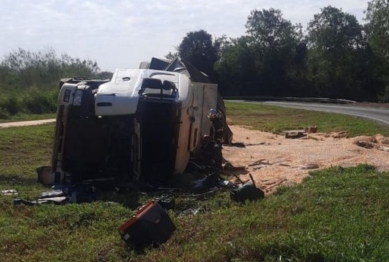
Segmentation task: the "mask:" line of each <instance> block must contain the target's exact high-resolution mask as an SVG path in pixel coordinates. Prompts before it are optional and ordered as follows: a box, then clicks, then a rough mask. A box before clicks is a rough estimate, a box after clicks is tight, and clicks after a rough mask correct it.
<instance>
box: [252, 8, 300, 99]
mask: <svg viewBox="0 0 389 262" xmlns="http://www.w3.org/2000/svg"><path fill="white" fill-rule="evenodd" d="M246 29H247V31H246V33H247V34H248V36H247V37H248V45H249V46H250V48H252V50H253V53H254V55H255V67H256V71H257V89H258V90H256V91H255V93H256V94H263V95H284V94H286V93H288V92H290V90H288V88H289V86H288V83H287V81H286V78H287V71H288V68H289V67H290V65H291V63H292V61H293V59H294V56H295V52H296V46H297V45H298V43H299V42H300V40H301V38H302V27H301V25H300V24H296V25H292V23H291V22H290V21H289V20H286V19H284V18H283V15H282V12H281V11H280V10H278V9H273V8H271V9H269V10H265V9H263V10H261V11H259V10H253V11H251V13H250V15H249V17H248V19H247V23H246Z"/></svg>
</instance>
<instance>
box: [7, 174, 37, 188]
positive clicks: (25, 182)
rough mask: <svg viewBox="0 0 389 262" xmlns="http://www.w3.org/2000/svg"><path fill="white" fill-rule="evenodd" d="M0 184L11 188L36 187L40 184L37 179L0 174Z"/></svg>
mask: <svg viewBox="0 0 389 262" xmlns="http://www.w3.org/2000/svg"><path fill="white" fill-rule="evenodd" d="M0 184H1V185H9V186H15V185H19V186H20V185H22V186H35V185H37V184H38V180H37V178H32V177H24V176H20V175H9V174H7V175H5V174H0Z"/></svg>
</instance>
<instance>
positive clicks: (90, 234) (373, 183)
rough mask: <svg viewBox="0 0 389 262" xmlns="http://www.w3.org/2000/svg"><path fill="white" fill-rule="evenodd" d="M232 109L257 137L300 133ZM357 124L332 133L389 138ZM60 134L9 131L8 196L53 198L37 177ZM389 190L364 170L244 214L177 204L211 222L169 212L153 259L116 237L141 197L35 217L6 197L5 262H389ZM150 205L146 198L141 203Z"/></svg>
mask: <svg viewBox="0 0 389 262" xmlns="http://www.w3.org/2000/svg"><path fill="white" fill-rule="evenodd" d="M227 106H228V112H229V113H230V114H229V118H231V120H232V121H233V123H236V124H238V123H240V124H245V125H250V126H252V128H255V127H257V128H258V127H260V126H261V124H259V123H256V121H255V120H254V119H255V116H256V117H259V116H260V115H261V114H264V115H272V117H269V118H267V119H268V122H266V125H267V126H269V127H270V126H271V125H272V124H271V120H274V121H275V122H274V126H275V127H277V128H276V129H277V130H282V128H286V129H289V128H295V127H296V126H293V125H292V124H293V123H291V124H290V125H289V124H285V125H284V127H281V122H282V118H283V117H284V118H286V119H287V118H290V117H291V116H290V115H286V116H283V114H284V112H282V111H278V112H279V113H278V114H277V113H275V112H276V111H277V109H275V108H273V107H269V108H268V107H258V108H257V109H255V108H254V107H250V108H248V109H247V108H244V107H240V105H236V107H235V106H233V105H230V104H227ZM266 110H268V111H267V113H263V112H262V111H266ZM300 114H303V112H300ZM318 115H321V114H318ZM238 116H239V117H238ZM249 116H250V117H249ZM251 116H252V118H251ZM320 117H321V116H320ZM320 117H319V116H312V119H316V120H318V119H321V118H320ZM329 117H330V116H328V117H327V118H329ZM324 118H325V117H324ZM242 119H245V121H248V122H240V121H242ZM250 119H251V120H250ZM262 119H263V118H262ZM286 119H285V120H284V121H286ZM249 120H250V121H249ZM316 120H315V121H316ZM357 120H358V121H361V122H357V123H354V124H352V125H351V127H349V129H347V130H346V129H342V128H343V123H345V122H348V121H352V120H349V119H347V120H345V119H343V121H341V119H339V121H337V122H335V123H338V124H337V125H335V124H334V121H332V122H333V123H332V126H331V127H329V129H328V130H344V131H347V132H349V133H350V134H373V133H383V132H382V129H381V127H379V126H374V125H371V124H364V123H362V122H364V121H363V120H359V119H357ZM304 121H307V120H304V117H301V122H300V123H299V124H301V125H302V126H305V125H308V122H310V121H311V120H309V121H308V122H304ZM315 123H317V122H315ZM315 123H314V124H315ZM350 123H351V122H350ZM368 123H370V122H368ZM309 125H313V124H309ZM318 126H319V128H320V127H321V128H324V126H325V124H324V123H320V125H319V124H318ZM353 126H354V127H356V129H357V131H355V130H353V129H352V127H353ZM331 128H332V129H331ZM53 131H54V125H52V124H49V125H42V126H34V127H21V128H10V129H0V181H1V183H0V190H4V189H11V188H13V189H16V190H17V191H18V192H19V196H18V197H19V198H22V199H35V198H36V197H38V195H39V193H40V192H42V191H46V190H47V188H44V187H43V186H41V185H39V184H38V183H37V182H36V173H35V168H36V167H38V166H42V165H48V164H50V163H49V161H50V154H51V146H52V136H53ZM321 131H323V130H322V129H321ZM388 187H389V174H388V173H380V172H377V171H376V170H375V169H374V168H373V167H371V166H366V165H360V166H358V167H355V168H347V169H345V168H339V167H334V168H332V169H328V170H324V171H320V172H313V173H311V176H309V177H308V178H306V179H305V181H304V183H302V184H300V185H297V186H295V187H292V188H286V187H283V188H280V189H279V190H277V192H276V193H275V194H273V195H271V196H269V197H267V198H265V199H264V200H262V201H259V202H256V203H246V204H245V205H238V204H234V203H231V202H230V200H229V194H228V192H220V193H218V194H217V195H216V196H214V197H212V198H210V199H206V200H195V199H192V198H190V197H185V198H177V200H176V201H177V208H178V209H184V208H187V207H192V208H196V207H205V209H208V210H209V211H210V212H207V213H204V214H202V213H200V214H197V215H194V216H193V215H188V216H179V215H176V214H175V213H174V212H173V211H170V216H171V218H172V219H173V221H174V223H175V224H176V226H177V230H176V231H175V233H174V234H173V236H172V238H171V239H170V240H169V241H168V242H167V243H166V244H165V245H164V246H163V247H161V248H159V249H150V250H146V251H145V253H144V254H138V253H135V252H134V251H133V250H132V249H130V248H128V247H126V246H125V245H124V244H123V242H122V240H121V239H120V237H119V234H118V233H117V228H118V227H119V226H120V225H121V224H122V223H123V222H124V221H126V220H127V219H128V218H129V217H130V216H131V215H132V214H133V213H134V208H135V206H134V205H133V204H132V202H133V201H134V197H133V196H128V197H127V198H123V197H122V196H121V197H118V196H114V195H105V196H104V198H103V199H101V200H100V201H96V202H93V203H86V204H69V205H64V206H58V205H46V206H35V207H29V206H23V205H21V206H16V207H14V206H13V205H12V201H13V198H14V197H12V196H0V254H2V257H1V261H388V260H389V238H388V237H387V232H388V230H389V223H387V222H388V215H389V198H388V197H387V188H388ZM150 198H151V196H147V195H141V196H140V199H139V203H144V202H145V201H146V200H147V199H150Z"/></svg>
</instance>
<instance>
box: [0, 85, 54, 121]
mask: <svg viewBox="0 0 389 262" xmlns="http://www.w3.org/2000/svg"><path fill="white" fill-rule="evenodd" d="M57 96H58V90H57V89H55V90H50V91H40V90H38V89H33V90H29V91H24V92H23V93H22V94H21V95H16V94H11V95H9V96H8V97H5V98H4V99H3V100H1V101H0V109H1V110H0V118H2V119H7V118H9V117H10V116H13V115H16V114H18V113H27V114H44V113H55V111H56V109H57Z"/></svg>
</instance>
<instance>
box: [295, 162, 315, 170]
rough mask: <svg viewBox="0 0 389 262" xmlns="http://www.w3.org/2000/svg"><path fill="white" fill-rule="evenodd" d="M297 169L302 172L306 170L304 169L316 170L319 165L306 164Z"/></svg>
mask: <svg viewBox="0 0 389 262" xmlns="http://www.w3.org/2000/svg"><path fill="white" fill-rule="evenodd" d="M299 168H300V169H303V170H306V169H318V168H319V165H318V164H315V163H311V164H308V165H302V166H299Z"/></svg>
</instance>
